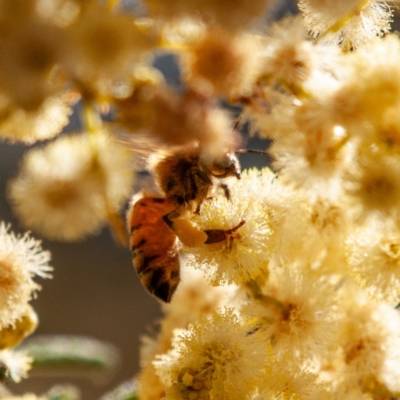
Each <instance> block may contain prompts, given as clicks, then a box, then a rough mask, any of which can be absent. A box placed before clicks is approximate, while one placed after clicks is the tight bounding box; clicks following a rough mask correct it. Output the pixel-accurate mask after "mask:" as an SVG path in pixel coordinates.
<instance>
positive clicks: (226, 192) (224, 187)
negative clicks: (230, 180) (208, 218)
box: [218, 183, 231, 200]
mask: <svg viewBox="0 0 400 400" xmlns="http://www.w3.org/2000/svg"><path fill="white" fill-rule="evenodd" d="M218 187H219V188H221V189H222V190H223V191H224V195H225V197H226V199H227V200H230V199H231V191H230V190H229V187H228V185H227V184H226V183H220V184H219V185H218Z"/></svg>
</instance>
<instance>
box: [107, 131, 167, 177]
mask: <svg viewBox="0 0 400 400" xmlns="http://www.w3.org/2000/svg"><path fill="white" fill-rule="evenodd" d="M109 125H110V129H111V130H112V132H113V134H114V135H115V137H116V138H117V140H118V141H119V142H120V143H122V144H123V145H124V146H126V147H127V148H128V149H129V150H130V151H131V152H132V153H133V160H134V168H135V170H136V172H143V171H147V172H148V171H150V166H149V159H150V157H151V156H154V155H155V154H158V153H159V152H160V151H162V150H163V146H162V145H161V144H160V143H159V142H158V141H157V140H156V139H155V138H154V137H152V136H151V135H149V134H148V133H147V132H145V131H138V132H130V131H127V130H125V129H124V128H122V127H120V126H118V125H116V124H109Z"/></svg>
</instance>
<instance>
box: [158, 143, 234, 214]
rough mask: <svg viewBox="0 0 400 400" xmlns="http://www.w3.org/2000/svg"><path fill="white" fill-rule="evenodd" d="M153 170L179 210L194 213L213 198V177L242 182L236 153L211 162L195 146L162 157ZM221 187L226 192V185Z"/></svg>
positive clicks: (164, 191)
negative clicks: (203, 203) (193, 211)
mask: <svg viewBox="0 0 400 400" xmlns="http://www.w3.org/2000/svg"><path fill="white" fill-rule="evenodd" d="M153 170H154V174H155V178H156V182H157V184H158V186H159V188H160V189H161V191H162V192H163V193H164V195H165V196H166V197H168V198H170V199H171V200H172V201H173V202H174V203H175V204H176V206H177V208H181V207H184V208H186V209H189V210H191V209H192V208H193V206H194V207H195V209H196V210H197V211H198V210H199V208H200V206H201V203H202V202H203V201H204V200H206V199H207V198H208V197H209V196H210V191H211V189H212V188H213V187H214V182H213V178H218V179H222V178H226V177H229V176H234V177H236V178H237V179H240V164H239V160H238V158H237V157H236V155H235V153H231V152H226V153H223V154H222V155H221V156H220V157H218V158H215V159H213V160H211V161H210V160H207V159H206V158H205V159H203V158H202V156H201V151H200V150H199V148H198V147H196V146H194V147H191V148H186V149H180V150H178V151H176V152H175V153H172V154H170V155H168V156H166V157H164V158H162V159H161V160H160V161H159V162H158V163H157V164H156V165H155V166H154V168H153ZM219 186H221V187H222V188H223V189H225V191H226V185H224V184H220V185H219ZM227 196H229V194H227Z"/></svg>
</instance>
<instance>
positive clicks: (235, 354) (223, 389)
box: [154, 309, 273, 400]
mask: <svg viewBox="0 0 400 400" xmlns="http://www.w3.org/2000/svg"><path fill="white" fill-rule="evenodd" d="M173 346H174V347H173V349H172V350H171V351H170V353H167V354H165V355H164V356H160V357H158V359H157V360H156V361H155V362H154V365H155V366H156V369H157V371H158V374H159V375H160V376H161V379H162V380H163V381H164V382H165V383H166V385H167V391H166V399H174V400H176V399H190V398H192V396H194V395H195V394H197V396H198V398H200V399H210V400H217V399H218V400H219V399H221V400H222V399H226V400H228V399H245V398H247V397H248V396H249V395H251V394H252V393H253V392H255V390H256V388H257V385H258V383H259V382H260V380H261V379H262V378H263V376H264V375H265V374H266V373H267V372H270V373H271V371H272V369H271V364H272V363H273V356H272V353H271V349H270V346H269V344H268V342H267V341H264V340H263V339H262V337H261V336H260V335H258V333H257V332H256V331H253V330H252V328H251V326H249V325H247V324H246V323H245V322H244V321H241V320H240V318H238V317H237V316H236V315H235V314H234V313H233V312H232V310H229V309H227V310H225V312H223V313H220V314H218V313H214V314H213V315H212V317H211V318H210V319H207V318H204V317H203V318H200V319H199V320H198V321H197V323H196V324H194V325H191V326H190V327H189V329H187V330H182V331H180V333H179V334H178V335H177V336H176V338H175V340H174V343H173ZM259 355H262V356H261V357H260V356H259Z"/></svg>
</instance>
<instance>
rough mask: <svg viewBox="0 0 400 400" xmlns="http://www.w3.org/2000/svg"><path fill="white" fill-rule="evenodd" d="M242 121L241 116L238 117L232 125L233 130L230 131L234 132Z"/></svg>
mask: <svg viewBox="0 0 400 400" xmlns="http://www.w3.org/2000/svg"><path fill="white" fill-rule="evenodd" d="M242 119H243V116H242V115H239V116H238V117H237V120H236V122H235V125H233V128H232V131H233V132H234V131H236V129H237V127H238V126H239V125H240V123H241V122H242Z"/></svg>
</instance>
